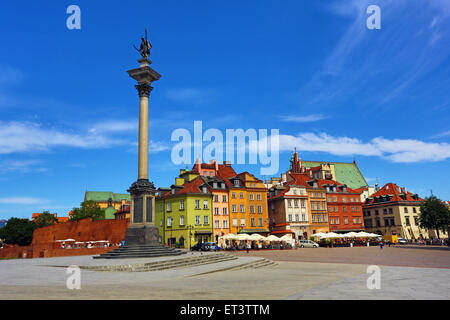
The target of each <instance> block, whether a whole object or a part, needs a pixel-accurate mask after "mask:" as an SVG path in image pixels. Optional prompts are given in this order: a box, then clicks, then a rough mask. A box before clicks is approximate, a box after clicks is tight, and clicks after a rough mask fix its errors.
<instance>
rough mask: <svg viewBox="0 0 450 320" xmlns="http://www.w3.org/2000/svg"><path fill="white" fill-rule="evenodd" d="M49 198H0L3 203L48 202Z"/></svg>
mask: <svg viewBox="0 0 450 320" xmlns="http://www.w3.org/2000/svg"><path fill="white" fill-rule="evenodd" d="M47 202H48V200H44V199H40V198H32V197H7V198H0V203H2V204H43V203H47Z"/></svg>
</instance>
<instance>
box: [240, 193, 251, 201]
mask: <svg viewBox="0 0 450 320" xmlns="http://www.w3.org/2000/svg"><path fill="white" fill-rule="evenodd" d="M241 194H242V193H241ZM249 198H250V200H254V197H253V193H250V195H249Z"/></svg>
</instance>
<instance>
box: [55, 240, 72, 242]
mask: <svg viewBox="0 0 450 320" xmlns="http://www.w3.org/2000/svg"><path fill="white" fill-rule="evenodd" d="M64 241H67V242H69V241H75V239H65V240H55V242H64Z"/></svg>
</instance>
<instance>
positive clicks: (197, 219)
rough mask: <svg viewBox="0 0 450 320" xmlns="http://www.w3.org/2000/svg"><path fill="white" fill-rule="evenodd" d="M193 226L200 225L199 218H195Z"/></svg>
mask: <svg viewBox="0 0 450 320" xmlns="http://www.w3.org/2000/svg"><path fill="white" fill-rule="evenodd" d="M195 225H196V226H198V225H200V216H195Z"/></svg>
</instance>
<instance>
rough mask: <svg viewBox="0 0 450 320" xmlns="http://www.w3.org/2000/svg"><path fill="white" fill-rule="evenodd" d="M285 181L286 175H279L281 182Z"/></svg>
mask: <svg viewBox="0 0 450 320" xmlns="http://www.w3.org/2000/svg"><path fill="white" fill-rule="evenodd" d="M286 181H287V178H286V173H283V174H281V182H282V183H284V182H286Z"/></svg>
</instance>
